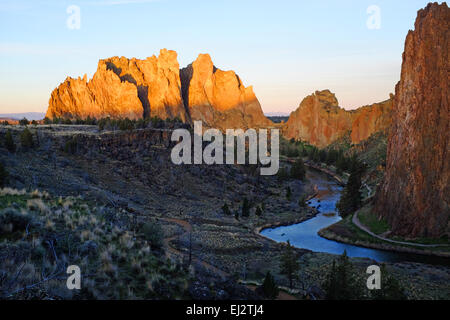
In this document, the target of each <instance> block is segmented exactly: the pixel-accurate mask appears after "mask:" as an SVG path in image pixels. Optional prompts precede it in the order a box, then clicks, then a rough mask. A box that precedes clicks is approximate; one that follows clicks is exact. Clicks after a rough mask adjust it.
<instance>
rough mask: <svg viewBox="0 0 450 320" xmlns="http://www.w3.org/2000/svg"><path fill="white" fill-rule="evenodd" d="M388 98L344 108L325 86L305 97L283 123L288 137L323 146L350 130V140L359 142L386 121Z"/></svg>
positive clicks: (388, 119)
mask: <svg viewBox="0 0 450 320" xmlns="http://www.w3.org/2000/svg"><path fill="white" fill-rule="evenodd" d="M391 106H392V100H391V99H390V100H387V101H384V102H380V103H375V104H373V105H371V106H365V107H361V108H359V109H357V110H352V111H346V110H345V109H343V108H340V107H339V104H338V101H337V99H336V96H335V95H334V94H333V93H331V92H330V91H329V90H323V91H316V92H315V93H314V94H312V95H310V96H308V97H306V98H305V99H303V101H302V102H301V104H300V106H299V107H298V109H297V110H296V111H294V112H293V113H292V114H291V115H290V117H289V120H288V121H287V122H286V124H285V125H284V126H283V134H284V136H285V137H287V138H288V139H290V138H294V139H301V140H304V141H308V142H309V143H311V144H313V145H316V146H317V147H320V148H323V147H326V146H327V145H329V144H330V143H332V142H333V141H335V140H337V139H339V138H340V137H342V136H343V135H345V134H346V133H347V132H349V131H351V138H352V143H359V142H361V141H362V140H365V139H367V138H368V137H369V136H371V135H372V134H373V133H375V132H377V131H382V130H386V128H387V127H388V126H389V123H390V111H391Z"/></svg>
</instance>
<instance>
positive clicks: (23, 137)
mask: <svg viewBox="0 0 450 320" xmlns="http://www.w3.org/2000/svg"><path fill="white" fill-rule="evenodd" d="M20 144H21V145H22V147H23V148H25V149H28V148H32V147H33V135H32V134H31V132H30V130H28V128H25V129H24V130H23V131H22V133H21V134H20Z"/></svg>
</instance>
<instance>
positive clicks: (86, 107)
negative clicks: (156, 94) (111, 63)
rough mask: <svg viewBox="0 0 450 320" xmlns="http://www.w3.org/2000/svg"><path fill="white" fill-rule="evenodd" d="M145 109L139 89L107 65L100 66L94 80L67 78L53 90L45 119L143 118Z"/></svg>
mask: <svg viewBox="0 0 450 320" xmlns="http://www.w3.org/2000/svg"><path fill="white" fill-rule="evenodd" d="M142 115H143V109H142V106H141V103H140V101H139V98H138V93H137V90H136V86H134V85H133V84H131V83H127V82H122V81H121V80H120V78H119V77H118V76H117V75H116V74H115V73H114V72H112V71H111V70H108V69H107V68H106V66H105V65H104V64H99V66H98V69H97V72H96V73H95V75H94V77H93V78H92V80H90V81H89V82H88V81H87V80H86V75H85V76H84V77H83V79H81V78H78V79H73V78H70V77H69V78H67V79H66V80H65V81H64V82H63V83H62V84H61V85H60V86H59V87H58V88H56V89H55V90H53V92H52V94H51V97H50V101H49V108H48V110H47V114H46V117H49V118H55V117H58V118H87V117H88V116H90V117H96V118H104V117H108V116H109V117H128V118H130V119H138V118H142Z"/></svg>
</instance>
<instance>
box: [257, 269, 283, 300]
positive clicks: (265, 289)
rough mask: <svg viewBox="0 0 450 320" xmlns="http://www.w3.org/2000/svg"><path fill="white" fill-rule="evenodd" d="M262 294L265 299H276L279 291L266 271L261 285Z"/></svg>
mask: <svg viewBox="0 0 450 320" xmlns="http://www.w3.org/2000/svg"><path fill="white" fill-rule="evenodd" d="M261 289H262V293H263V295H264V297H265V298H267V299H272V300H273V299H276V298H277V297H278V293H279V292H280V290H279V289H278V286H277V284H276V282H275V279H274V278H273V276H272V274H271V273H270V271H267V274H266V277H265V278H264V282H263V283H262V285H261Z"/></svg>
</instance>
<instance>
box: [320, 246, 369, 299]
mask: <svg viewBox="0 0 450 320" xmlns="http://www.w3.org/2000/svg"><path fill="white" fill-rule="evenodd" d="M322 287H323V289H324V290H325V294H326V299H327V300H356V299H361V298H362V288H363V286H362V284H361V283H360V282H359V281H358V279H357V278H356V277H355V272H354V271H353V266H352V264H351V262H350V260H349V259H348V256H347V252H346V251H344V253H343V254H342V256H340V257H339V260H338V263H337V264H336V261H333V264H332V266H331V269H330V271H329V272H328V274H327V275H326V280H325V282H324V283H323V285H322Z"/></svg>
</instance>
